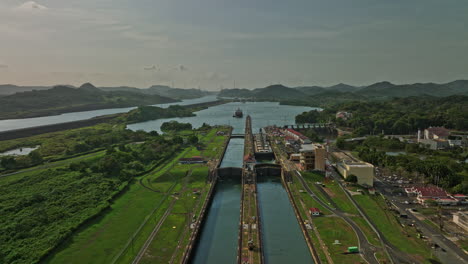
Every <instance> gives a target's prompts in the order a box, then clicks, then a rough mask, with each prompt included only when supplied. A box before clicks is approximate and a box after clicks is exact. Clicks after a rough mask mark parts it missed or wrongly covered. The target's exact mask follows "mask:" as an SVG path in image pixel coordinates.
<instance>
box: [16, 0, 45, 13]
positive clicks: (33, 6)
mask: <svg viewBox="0 0 468 264" xmlns="http://www.w3.org/2000/svg"><path fill="white" fill-rule="evenodd" d="M16 9H17V10H23V11H28V10H47V9H48V8H47V7H46V6H44V5H41V4H39V3H37V2H34V1H28V2H25V3H23V4H21V5H19V6H18V7H16Z"/></svg>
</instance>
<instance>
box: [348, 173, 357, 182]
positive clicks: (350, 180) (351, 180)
mask: <svg viewBox="0 0 468 264" xmlns="http://www.w3.org/2000/svg"><path fill="white" fill-rule="evenodd" d="M345 181H347V182H352V183H357V182H358V178H357V176H356V175H354V174H351V175H349V176H348V177H346V179H345Z"/></svg>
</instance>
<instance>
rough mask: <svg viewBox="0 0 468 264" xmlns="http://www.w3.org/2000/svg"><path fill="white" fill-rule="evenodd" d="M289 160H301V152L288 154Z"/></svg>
mask: <svg viewBox="0 0 468 264" xmlns="http://www.w3.org/2000/svg"><path fill="white" fill-rule="evenodd" d="M289 160H290V161H294V162H300V161H301V154H299V153H292V154H291V155H290V156H289Z"/></svg>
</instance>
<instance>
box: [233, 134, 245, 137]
mask: <svg viewBox="0 0 468 264" xmlns="http://www.w3.org/2000/svg"><path fill="white" fill-rule="evenodd" d="M231 138H245V134H231Z"/></svg>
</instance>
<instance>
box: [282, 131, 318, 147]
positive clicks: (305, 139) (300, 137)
mask: <svg viewBox="0 0 468 264" xmlns="http://www.w3.org/2000/svg"><path fill="white" fill-rule="evenodd" d="M284 134H285V135H286V136H289V137H292V138H294V139H295V140H297V141H300V142H301V143H302V144H310V143H312V142H311V141H310V139H309V138H308V137H306V136H304V135H302V133H300V132H297V131H296V130H294V129H291V128H287V129H285V131H284Z"/></svg>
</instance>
